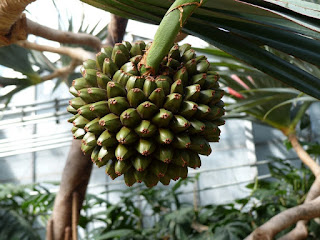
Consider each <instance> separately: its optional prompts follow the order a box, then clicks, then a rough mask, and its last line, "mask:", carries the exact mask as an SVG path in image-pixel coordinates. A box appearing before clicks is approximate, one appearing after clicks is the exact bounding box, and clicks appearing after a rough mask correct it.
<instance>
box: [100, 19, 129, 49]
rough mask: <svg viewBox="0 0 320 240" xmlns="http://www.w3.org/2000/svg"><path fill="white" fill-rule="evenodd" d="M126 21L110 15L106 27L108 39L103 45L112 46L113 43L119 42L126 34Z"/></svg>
mask: <svg viewBox="0 0 320 240" xmlns="http://www.w3.org/2000/svg"><path fill="white" fill-rule="evenodd" d="M127 24H128V19H126V18H122V17H119V16H117V15H114V14H111V21H110V23H109V26H108V33H109V34H108V37H107V42H106V44H105V45H107V46H113V45H114V44H115V43H118V42H121V41H122V40H123V36H124V34H125V32H126V27H127Z"/></svg>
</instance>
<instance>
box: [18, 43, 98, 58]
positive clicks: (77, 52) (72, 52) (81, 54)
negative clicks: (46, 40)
mask: <svg viewBox="0 0 320 240" xmlns="http://www.w3.org/2000/svg"><path fill="white" fill-rule="evenodd" d="M17 44H18V45H19V46H21V47H24V48H28V49H33V50H37V51H40V52H53V53H58V54H62V55H67V56H69V57H71V58H73V59H76V60H79V61H81V62H83V61H85V60H87V59H90V58H91V59H95V55H94V54H93V53H91V52H88V51H86V50H84V49H82V48H71V47H58V48H57V47H52V46H47V45H40V44H36V43H32V42H29V41H19V42H17Z"/></svg>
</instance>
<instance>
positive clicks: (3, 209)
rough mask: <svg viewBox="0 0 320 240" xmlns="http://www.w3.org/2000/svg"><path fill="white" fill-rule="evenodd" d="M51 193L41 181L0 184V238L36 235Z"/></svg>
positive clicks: (49, 207) (43, 218)
mask: <svg viewBox="0 0 320 240" xmlns="http://www.w3.org/2000/svg"><path fill="white" fill-rule="evenodd" d="M54 197H55V195H54V194H52V193H50V192H49V191H48V189H46V188H45V187H43V186H41V185H15V184H2V185H0V223H1V224H0V239H10V240H11V239H19V240H20V239H23V240H27V239H28V240H29V239H30V240H31V239H32V240H33V239H34V240H37V239H40V236H39V234H38V233H37V231H36V229H37V228H38V229H39V228H40V229H41V228H43V227H44V226H45V224H46V222H47V220H48V217H49V216H48V211H49V210H50V209H51V208H52V206H53V201H54Z"/></svg>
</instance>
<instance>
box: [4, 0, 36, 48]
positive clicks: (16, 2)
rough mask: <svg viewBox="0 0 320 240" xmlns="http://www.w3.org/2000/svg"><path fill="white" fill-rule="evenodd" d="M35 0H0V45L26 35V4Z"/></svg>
mask: <svg viewBox="0 0 320 240" xmlns="http://www.w3.org/2000/svg"><path fill="white" fill-rule="evenodd" d="M34 1H35V0H1V2H0V46H5V45H9V44H11V43H13V42H16V41H18V40H24V39H26V37H27V33H26V30H25V26H26V21H25V16H24V15H23V16H21V13H22V12H23V11H24V9H25V8H26V6H27V5H28V4H30V3H32V2H34Z"/></svg>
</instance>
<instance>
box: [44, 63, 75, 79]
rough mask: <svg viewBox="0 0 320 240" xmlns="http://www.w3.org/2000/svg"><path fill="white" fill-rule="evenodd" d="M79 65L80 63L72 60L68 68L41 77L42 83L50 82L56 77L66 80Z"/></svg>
mask: <svg viewBox="0 0 320 240" xmlns="http://www.w3.org/2000/svg"><path fill="white" fill-rule="evenodd" d="M79 65H80V62H79V61H77V60H73V61H72V62H71V63H70V65H69V66H66V67H62V68H58V69H55V70H54V71H53V73H50V74H49V75H46V76H43V77H42V78H41V79H42V81H47V80H52V79H54V78H57V77H63V78H67V77H68V76H69V74H71V73H73V71H74V69H75V68H76V67H77V66H79Z"/></svg>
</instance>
